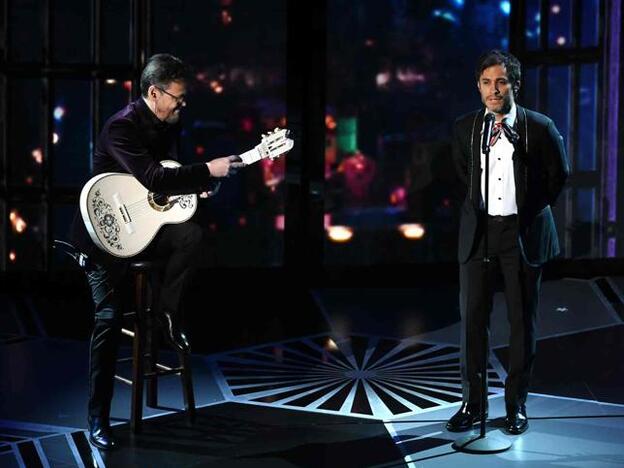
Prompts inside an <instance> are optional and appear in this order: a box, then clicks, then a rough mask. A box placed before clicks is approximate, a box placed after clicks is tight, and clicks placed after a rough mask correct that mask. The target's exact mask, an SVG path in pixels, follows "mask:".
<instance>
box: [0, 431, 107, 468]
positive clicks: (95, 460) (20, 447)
mask: <svg viewBox="0 0 624 468" xmlns="http://www.w3.org/2000/svg"><path fill="white" fill-rule="evenodd" d="M5 466H6V467H9V466H11V467H13V466H15V467H26V468H28V467H63V468H64V467H81V466H82V467H84V466H100V467H103V466H104V463H103V461H102V458H101V456H100V453H99V452H98V451H97V450H92V449H91V446H90V445H89V443H88V441H87V438H86V435H85V431H83V430H81V429H74V428H68V427H62V426H50V425H44V424H33V423H24V422H15V421H8V420H0V467H5Z"/></svg>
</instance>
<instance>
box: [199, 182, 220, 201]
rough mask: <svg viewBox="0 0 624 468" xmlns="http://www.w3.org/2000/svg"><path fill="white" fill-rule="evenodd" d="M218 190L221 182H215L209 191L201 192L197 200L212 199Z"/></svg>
mask: <svg viewBox="0 0 624 468" xmlns="http://www.w3.org/2000/svg"><path fill="white" fill-rule="evenodd" d="M219 188H221V182H217V183H216V184H215V185H214V186H213V187H212V189H211V190H207V191H205V192H202V193H200V194H199V198H210V197H214V196H215V195H216V194H217V192H218V191H219Z"/></svg>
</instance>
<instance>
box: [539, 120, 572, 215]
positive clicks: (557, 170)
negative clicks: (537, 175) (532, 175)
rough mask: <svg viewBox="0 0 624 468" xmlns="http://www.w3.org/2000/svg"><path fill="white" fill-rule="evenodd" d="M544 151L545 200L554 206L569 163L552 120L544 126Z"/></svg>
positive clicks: (568, 170)
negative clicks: (546, 197) (546, 198)
mask: <svg viewBox="0 0 624 468" xmlns="http://www.w3.org/2000/svg"><path fill="white" fill-rule="evenodd" d="M544 151H545V153H544V155H545V158H544V160H545V162H544V169H545V171H546V177H547V183H546V187H547V196H548V200H547V201H548V204H549V205H551V206H554V205H555V203H556V201H557V198H558V197H559V194H560V193H561V190H562V189H563V186H564V184H565V181H566V179H567V178H568V175H569V174H570V165H569V163H568V157H567V155H566V151H565V146H564V144H563V137H562V136H561V134H560V133H559V131H558V130H557V127H556V126H555V124H554V122H553V121H552V120H551V121H549V122H548V126H547V128H546V141H545V144H544Z"/></svg>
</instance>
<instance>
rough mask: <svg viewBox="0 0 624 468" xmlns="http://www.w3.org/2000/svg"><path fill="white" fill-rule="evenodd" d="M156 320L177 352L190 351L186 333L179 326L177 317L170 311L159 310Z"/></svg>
mask: <svg viewBox="0 0 624 468" xmlns="http://www.w3.org/2000/svg"><path fill="white" fill-rule="evenodd" d="M158 320H159V321H160V325H161V327H162V328H163V333H164V335H165V338H166V339H167V341H168V342H169V344H170V345H171V346H172V347H173V349H175V350H176V351H178V352H182V353H190V352H191V345H190V344H189V342H188V339H187V338H186V335H185V334H184V332H183V331H182V329H181V328H180V324H179V323H178V320H177V317H176V316H175V314H173V313H171V312H161V313H160V314H158Z"/></svg>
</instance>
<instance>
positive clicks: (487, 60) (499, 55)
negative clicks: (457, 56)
mask: <svg viewBox="0 0 624 468" xmlns="http://www.w3.org/2000/svg"><path fill="white" fill-rule="evenodd" d="M494 65H502V66H503V67H505V70H506V71H507V78H508V79H509V81H510V82H511V87H512V89H513V92H514V97H515V98H517V97H518V91H520V84H521V82H522V67H521V65H520V61H519V60H518V59H517V58H516V57H515V56H514V55H512V54H510V53H509V52H504V51H502V50H498V49H492V50H489V51H487V52H485V53H484V54H482V55H481V56H480V57H479V59H478V60H477V67H476V69H475V80H477V81H479V78H480V77H481V74H482V73H483V70H485V69H486V68H489V67H492V66H494Z"/></svg>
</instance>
